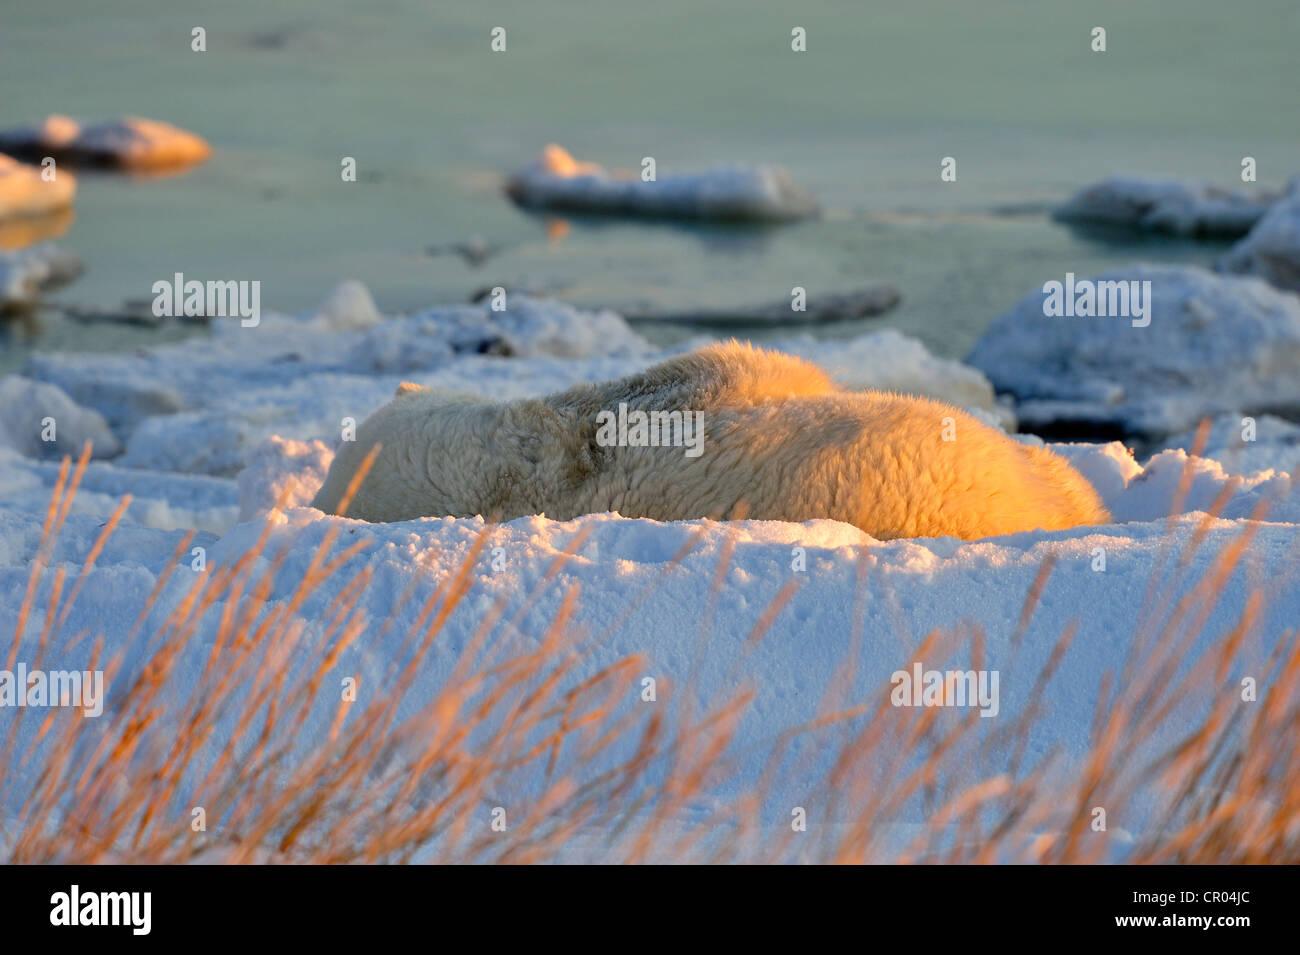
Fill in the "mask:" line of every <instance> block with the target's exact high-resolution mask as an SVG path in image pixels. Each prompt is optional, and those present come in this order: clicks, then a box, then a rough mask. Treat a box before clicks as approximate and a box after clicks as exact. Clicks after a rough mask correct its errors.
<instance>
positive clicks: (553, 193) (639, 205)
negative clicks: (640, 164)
mask: <svg viewBox="0 0 1300 955" xmlns="http://www.w3.org/2000/svg"><path fill="white" fill-rule="evenodd" d="M506 192H507V194H508V195H509V196H510V198H512V199H513V200H514V201H515V202H517V203H519V204H520V205H521V206H524V207H526V208H532V209H553V210H556V211H560V212H575V213H588V214H600V215H621V216H646V217H654V218H664V219H714V220H734V221H757V222H779V221H783V220H789V219H802V218H805V217H807V216H811V215H814V214H816V212H817V202H816V200H815V199H813V197H812V196H811V195H809V194H808V193H807V192H805V191H804V190H803V189H801V188H799V187H798V186H797V185H795V183H794V181H793V180H792V179H791V178H790V174H789V173H788V172H787V171H786V170H784V169H782V168H781V167H779V166H763V165H758V166H750V165H728V166H715V167H712V168H710V169H706V170H704V171H702V172H697V173H682V174H661V175H658V176H657V177H656V179H655V180H654V181H651V182H645V181H643V180H642V179H640V178H619V177H616V176H613V175H611V174H610V173H608V172H606V171H605V169H603V168H602V167H601V166H599V165H596V164H595V163H588V162H579V161H577V160H575V159H574V158H573V157H572V156H570V155H569V154H568V153H567V152H565V151H564V150H563V149H562V148H561V147H559V146H557V145H555V144H554V143H552V144H551V145H549V146H547V147H546V148H545V149H544V150H543V152H542V156H541V158H540V159H538V160H537V161H536V162H534V163H532V164H530V165H529V166H527V167H526V168H525V169H523V170H521V171H520V172H518V173H516V174H515V175H514V176H512V177H511V178H510V179H509V181H508V182H507V183H506Z"/></svg>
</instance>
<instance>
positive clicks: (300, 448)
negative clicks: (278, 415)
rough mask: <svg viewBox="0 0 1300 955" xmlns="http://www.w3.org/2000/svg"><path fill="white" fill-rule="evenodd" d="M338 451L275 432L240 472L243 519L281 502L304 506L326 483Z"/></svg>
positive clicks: (317, 443) (291, 505) (241, 515)
mask: <svg viewBox="0 0 1300 955" xmlns="http://www.w3.org/2000/svg"><path fill="white" fill-rule="evenodd" d="M333 460H334V452H333V451H331V450H330V449H329V448H327V447H326V446H325V444H324V443H323V442H321V441H293V440H291V439H286V438H281V437H280V436H279V435H275V436H273V437H271V438H269V439H267V441H266V442H264V443H263V444H262V445H260V446H259V447H258V448H257V450H256V451H254V452H253V454H252V455H251V456H250V457H249V459H248V465H247V467H245V468H244V470H242V471H240V472H239V481H238V483H239V519H240V520H241V521H247V520H250V519H252V518H253V517H255V516H257V515H258V514H264V513H266V512H267V511H269V510H271V508H273V507H276V506H277V505H278V506H280V507H283V508H290V507H303V506H305V505H308V504H310V503H311V499H312V498H313V497H315V496H316V492H317V491H318V490H320V486H321V485H322V484H324V483H325V475H326V474H328V473H329V469H330V462H332V461H333Z"/></svg>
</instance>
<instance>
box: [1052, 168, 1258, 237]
mask: <svg viewBox="0 0 1300 955" xmlns="http://www.w3.org/2000/svg"><path fill="white" fill-rule="evenodd" d="M1276 198H1277V197H1276V196H1273V195H1268V196H1263V197H1256V196H1247V195H1243V194H1241V193H1236V192H1230V191H1227V190H1224V189H1219V188H1217V187H1215V186H1211V185H1209V184H1206V183H1195V182H1168V181H1163V180H1158V179H1143V178H1140V177H1136V176H1115V177H1112V178H1110V179H1107V180H1105V181H1103V182H1100V183H1097V184H1095V185H1092V186H1088V187H1087V188H1085V189H1083V190H1081V191H1080V192H1079V193H1077V194H1076V195H1075V196H1074V197H1073V198H1071V199H1070V200H1069V201H1068V202H1066V203H1065V204H1063V205H1061V206H1058V207H1057V208H1056V209H1055V210H1054V211H1053V213H1052V215H1053V217H1054V218H1056V219H1058V220H1060V221H1062V222H1073V223H1081V224H1089V225H1104V226H1115V227H1122V228H1128V229H1134V230H1137V231H1140V232H1161V233H1166V234H1169V235H1176V236H1185V237H1196V236H1207V237H1208V236H1218V237H1224V236H1227V237H1235V236H1240V235H1245V234H1246V233H1247V232H1249V231H1250V228H1251V226H1253V225H1254V224H1255V223H1256V222H1257V221H1259V218H1260V217H1261V216H1262V215H1264V213H1265V212H1266V211H1267V210H1268V207H1269V205H1270V204H1271V203H1272V202H1273V201H1274V200H1275V199H1276Z"/></svg>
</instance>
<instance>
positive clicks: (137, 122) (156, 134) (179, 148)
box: [0, 114, 212, 170]
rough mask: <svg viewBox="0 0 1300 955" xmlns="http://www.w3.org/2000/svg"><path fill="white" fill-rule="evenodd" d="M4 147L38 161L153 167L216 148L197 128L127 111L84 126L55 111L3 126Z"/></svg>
mask: <svg viewBox="0 0 1300 955" xmlns="http://www.w3.org/2000/svg"><path fill="white" fill-rule="evenodd" d="M0 152H7V153H12V154H13V155H15V156H21V157H23V158H30V159H32V160H33V161H35V162H39V161H40V160H41V159H42V158H43V157H45V156H53V157H55V159H57V160H58V161H60V162H70V163H84V164H88V165H96V166H110V167H116V168H121V169H133V170H149V169H167V168H174V167H178V166H189V165H193V164H194V163H198V162H202V161H203V160H205V159H207V158H208V156H210V155H212V147H211V146H209V145H208V143H207V142H206V141H205V140H204V139H203V138H202V137H200V136H196V135H195V134H194V133H191V132H187V131H186V130H183V129H180V128H179V127H176V126H173V125H171V124H170V123H163V122H159V121H158V120H154V119H141V118H140V117H138V116H126V117H123V118H122V119H117V120H110V121H108V122H104V123H94V124H90V125H82V124H81V123H79V122H78V121H77V120H75V119H70V118H69V117H67V116H60V115H58V114H53V115H50V116H48V117H46V118H45V119H44V120H42V121H41V122H39V123H35V124H33V125H31V126H21V127H18V128H15V129H6V130H0Z"/></svg>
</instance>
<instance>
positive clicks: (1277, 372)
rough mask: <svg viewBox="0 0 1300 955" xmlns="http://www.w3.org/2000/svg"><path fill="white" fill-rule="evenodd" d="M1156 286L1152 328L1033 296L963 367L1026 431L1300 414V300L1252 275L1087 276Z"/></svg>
mask: <svg viewBox="0 0 1300 955" xmlns="http://www.w3.org/2000/svg"><path fill="white" fill-rule="evenodd" d="M1110 280H1115V281H1138V282H1147V281H1149V282H1150V283H1151V285H1150V289H1151V297H1150V309H1151V311H1150V314H1149V316H1148V318H1149V324H1147V325H1146V326H1145V327H1137V326H1135V324H1134V321H1133V320H1130V318H1128V317H1090V318H1081V317H1048V315H1046V314H1045V308H1044V303H1045V300H1046V299H1047V298H1048V294H1049V293H1048V292H1047V291H1045V290H1039V291H1035V292H1032V293H1030V294H1029V295H1027V296H1026V297H1025V298H1024V299H1022V300H1021V301H1020V302H1019V303H1018V304H1016V305H1015V306H1014V307H1013V308H1012V309H1011V310H1010V311H1009V312H1006V313H1005V314H1003V315H1001V316H999V317H998V318H997V319H995V320H994V321H993V323H992V324H991V325H990V326H989V327H988V329H987V330H986V331H985V332H984V334H983V335H982V336H981V337H980V339H979V341H978V342H976V344H975V347H974V349H973V350H972V352H971V354H970V356H969V357H968V358H967V362H968V364H971V365H973V366H974V367H976V368H978V369H980V370H981V371H983V372H984V373H985V374H986V375H987V376H988V377H989V379H990V380H991V381H992V382H993V385H994V387H995V388H997V390H998V391H1000V392H1009V393H1011V394H1012V395H1014V396H1015V398H1016V400H1017V406H1016V413H1017V415H1018V416H1019V418H1020V422H1021V426H1022V427H1025V428H1027V429H1028V430H1053V429H1056V430H1057V431H1060V432H1062V433H1063V432H1068V431H1075V432H1084V433H1086V432H1090V431H1091V432H1094V433H1096V432H1103V433H1104V432H1111V433H1123V434H1131V435H1139V436H1148V437H1163V436H1166V435H1169V434H1172V433H1174V432H1177V431H1182V430H1184V429H1187V428H1190V427H1193V426H1194V425H1195V424H1196V423H1197V422H1198V421H1199V420H1200V419H1201V418H1203V417H1205V416H1214V415H1217V414H1221V413H1224V412H1227V411H1231V410H1242V411H1244V412H1246V413H1252V414H1254V413H1261V412H1265V411H1273V412H1277V413H1280V414H1284V415H1291V416H1294V415H1296V414H1300V298H1297V297H1296V296H1294V295H1290V294H1287V293H1283V292H1278V291H1277V290H1276V289H1273V288H1271V287H1270V286H1268V285H1267V284H1265V283H1264V282H1262V281H1260V280H1259V279H1254V278H1229V277H1222V276H1218V275H1215V274H1213V273H1211V272H1208V271H1205V270H1204V269H1198V268H1187V267H1176V266H1147V265H1140V266H1135V267H1132V268H1127V269H1123V270H1117V271H1115V272H1110V273H1107V274H1105V275H1103V276H1100V277H1098V278H1097V279H1095V280H1093V281H1095V282H1102V281H1110Z"/></svg>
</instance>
